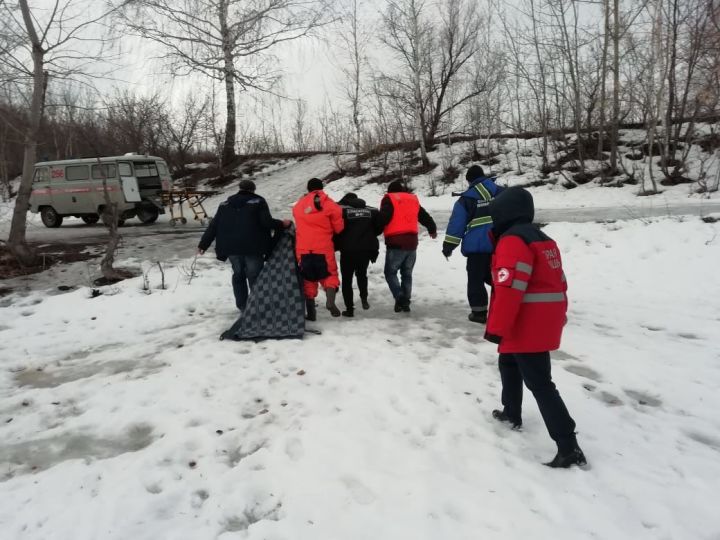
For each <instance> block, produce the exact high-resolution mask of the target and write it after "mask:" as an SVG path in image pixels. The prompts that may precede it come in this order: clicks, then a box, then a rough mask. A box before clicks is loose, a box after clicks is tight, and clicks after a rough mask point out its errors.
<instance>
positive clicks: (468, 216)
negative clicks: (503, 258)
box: [442, 165, 503, 324]
mask: <svg viewBox="0 0 720 540" xmlns="http://www.w3.org/2000/svg"><path fill="white" fill-rule="evenodd" d="M465 179H466V180H467V181H468V182H469V183H470V187H468V189H467V191H465V192H464V193H463V194H462V195H460V198H459V199H458V200H457V201H456V202H455V206H454V207H453V211H452V215H451V216H450V221H449V222H448V226H447V231H446V233H445V240H444V242H443V248H442V252H443V255H445V257H450V255H452V252H453V250H454V249H455V248H456V247H457V246H458V245H460V244H462V247H461V252H462V254H463V255H465V257H467V274H468V283H467V297H468V302H469V303H470V310H471V313H470V315H469V316H468V319H469V320H470V321H472V322H476V323H481V324H485V323H486V322H487V310H488V294H487V291H486V290H485V283H487V284H488V285H492V277H491V273H490V260H491V258H492V252H493V243H492V240H491V238H490V229H491V228H492V218H491V217H490V212H489V209H488V204H489V203H490V201H491V200H492V199H493V198H494V197H495V196H496V195H498V194H500V192H501V191H502V190H503V188H501V187H500V186H497V185H496V184H495V181H494V180H495V179H494V178H488V177H486V176H485V172H484V171H483V170H482V167H480V166H479V165H473V166H472V167H470V168H469V169H468V171H467V173H466V174H465Z"/></svg>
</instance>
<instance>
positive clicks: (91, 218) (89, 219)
mask: <svg viewBox="0 0 720 540" xmlns="http://www.w3.org/2000/svg"><path fill="white" fill-rule="evenodd" d="M80 219H82V220H83V221H84V222H85V223H87V224H88V225H95V224H96V223H97V222H98V221H99V220H100V216H98V215H97V214H90V215H87V216H80Z"/></svg>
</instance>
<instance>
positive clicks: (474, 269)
mask: <svg viewBox="0 0 720 540" xmlns="http://www.w3.org/2000/svg"><path fill="white" fill-rule="evenodd" d="M491 260H492V253H470V254H468V256H467V267H466V268H467V298H468V303H469V304H470V309H471V310H472V311H487V309H488V293H487V291H486V290H485V284H486V283H487V284H488V285H490V286H491V287H492V272H491V270H490V261H491Z"/></svg>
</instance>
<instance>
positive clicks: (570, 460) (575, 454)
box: [545, 443, 587, 469]
mask: <svg viewBox="0 0 720 540" xmlns="http://www.w3.org/2000/svg"><path fill="white" fill-rule="evenodd" d="M545 465H547V466H548V467H551V468H553V469H569V468H570V467H572V466H573V465H577V466H578V467H584V466H585V465H587V460H586V459H585V454H583V451H582V450H580V447H579V446H578V445H577V443H576V444H575V447H574V448H572V449H570V450H569V451H566V452H561V451H560V450H558V453H557V454H556V455H555V457H554V458H553V460H552V461H550V462H549V463H545Z"/></svg>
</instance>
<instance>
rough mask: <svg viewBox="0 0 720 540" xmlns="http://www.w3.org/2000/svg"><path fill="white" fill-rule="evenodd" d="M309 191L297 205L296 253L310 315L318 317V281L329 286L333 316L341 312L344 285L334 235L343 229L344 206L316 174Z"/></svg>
mask: <svg viewBox="0 0 720 540" xmlns="http://www.w3.org/2000/svg"><path fill="white" fill-rule="evenodd" d="M307 190H308V193H307V195H305V196H303V197H302V198H301V199H300V200H299V201H298V202H297V203H295V206H293V218H294V219H295V227H296V228H297V234H296V240H295V255H296V257H297V261H298V265H299V267H300V274H301V275H302V277H303V279H304V283H303V292H304V293H305V309H306V318H307V319H308V320H310V321H314V320H315V319H316V318H317V312H316V309H315V298H316V297H317V294H318V285H322V287H323V289H325V294H326V296H327V301H326V302H325V307H326V308H327V309H328V311H330V314H331V315H332V316H333V317H339V316H340V310H339V309H338V307H337V305H336V304H335V297H336V295H337V291H338V288H339V287H340V279H339V278H338V268H337V262H336V261H335V246H334V245H333V235H336V234H339V233H340V232H342V230H343V227H344V223H343V214H342V208H341V207H340V205H338V204H337V203H336V202H335V201H333V200H332V199H331V198H330V197H328V196H327V194H326V193H325V192H324V191H323V183H322V180H320V179H318V178H312V179H310V181H309V182H308V184H307Z"/></svg>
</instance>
